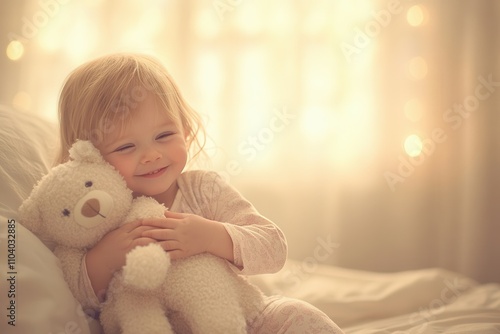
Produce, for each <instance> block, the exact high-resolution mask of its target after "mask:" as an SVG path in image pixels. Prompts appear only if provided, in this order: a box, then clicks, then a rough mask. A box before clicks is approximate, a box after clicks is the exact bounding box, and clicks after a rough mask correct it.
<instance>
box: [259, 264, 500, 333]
mask: <svg viewBox="0 0 500 334" xmlns="http://www.w3.org/2000/svg"><path fill="white" fill-rule="evenodd" d="M251 281H252V282H254V283H255V284H257V285H258V286H260V287H261V288H262V289H263V290H264V291H265V292H266V293H268V294H273V293H280V294H283V295H286V296H289V297H294V298H300V299H303V300H306V301H308V302H310V303H311V304H313V305H315V306H316V307H318V308H320V309H321V310H323V311H324V312H325V313H326V314H328V316H330V317H331V318H332V319H333V320H334V321H335V322H336V323H337V324H338V325H339V326H340V327H341V328H342V329H343V330H344V331H345V332H346V334H361V333H363V334H368V333H370V334H372V333H373V334H375V333H426V334H433V333H470V334H473V333H474V334H483V333H484V334H489V333H500V285H499V284H484V285H480V284H478V283H477V282H475V281H474V280H471V279H469V278H467V277H464V276H463V275H460V274H457V273H453V272H450V271H446V270H442V269H424V270H415V271H405V272H398V273H375V272H367V271H359V270H352V269H345V268H339V267H334V266H327V265H316V266H315V267H314V268H308V267H307V264H304V263H301V262H296V261H292V260H290V261H289V262H288V263H287V264H286V266H285V267H284V268H283V270H282V271H280V272H279V273H278V274H275V275H260V276H256V277H252V278H251Z"/></svg>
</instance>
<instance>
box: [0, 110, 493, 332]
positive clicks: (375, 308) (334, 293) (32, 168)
mask: <svg viewBox="0 0 500 334" xmlns="http://www.w3.org/2000/svg"><path fill="white" fill-rule="evenodd" d="M0 124H2V126H1V129H0V147H1V150H0V159H1V165H0V182H1V183H0V184H1V186H2V188H1V191H0V216H1V224H0V227H1V229H0V247H1V249H0V268H2V271H1V275H2V277H1V282H2V283H1V284H0V287H1V290H2V291H0V295H1V296H2V297H1V299H0V301H1V305H0V309H1V310H2V315H1V318H0V319H2V320H1V323H0V332H1V333H20V334H21V333H22V334H27V333H43V334H45V333H47V334H50V333H54V334H55V333H57V334H59V333H82V334H97V333H100V332H101V329H100V327H99V324H98V323H97V322H96V321H95V320H93V318H92V317H91V315H88V314H85V312H83V310H82V309H81V307H80V305H79V304H78V303H77V302H76V300H75V299H74V298H73V297H72V295H71V293H70V291H69V289H68V288H67V286H66V284H65V282H64V279H63V276H62V272H61V269H60V267H59V263H58V260H57V259H56V257H55V256H54V255H53V254H52V252H51V251H50V250H49V248H47V247H46V246H45V245H44V244H43V243H42V242H41V241H40V240H39V239H38V238H37V237H36V236H34V235H33V234H32V233H31V232H29V231H28V230H26V229H25V228H24V227H23V226H22V225H20V224H19V222H18V221H17V208H18V207H19V205H20V204H21V202H22V199H23V198H25V197H26V196H28V194H29V192H30V191H31V188H32V186H33V185H34V183H35V182H36V181H37V180H38V179H39V178H40V177H41V176H42V175H43V174H44V173H46V172H47V170H48V169H49V168H50V166H51V161H52V159H53V157H54V153H55V151H56V147H57V143H56V136H55V134H56V133H57V131H56V128H55V126H54V125H53V124H51V123H49V122H47V121H44V120H43V119H40V118H37V117H33V116H32V115H28V114H24V113H21V112H17V111H13V110H10V109H8V108H6V107H0ZM250 280H251V281H252V282H253V283H255V284H257V285H258V286H259V287H261V289H262V290H263V291H264V293H266V294H283V295H286V296H289V297H294V298H300V299H303V300H305V301H308V302H310V303H311V304H313V305H315V306H317V307H318V308H320V309H321V310H323V311H324V312H325V313H326V314H328V315H329V316H330V317H331V318H332V319H333V320H334V321H335V322H336V323H337V324H338V325H339V326H341V327H342V328H343V330H344V331H345V332H346V333H349V334H356V333H500V284H479V283H478V282H476V281H474V280H472V279H470V278H468V277H464V276H463V275H460V274H458V273H454V272H450V271H447V270H443V269H438V268H429V269H423V270H414V271H405V272H397V273H377V272H366V271H360V270H352V269H346V268H340V267H335V266H328V265H321V264H317V265H315V266H314V267H313V268H311V266H307V265H306V264H305V263H302V262H300V261H295V260H293V259H290V260H288V262H287V263H286V265H285V267H284V268H283V269H282V270H281V271H280V272H279V273H277V274H273V275H259V276H254V277H250ZM14 325H15V326H14Z"/></svg>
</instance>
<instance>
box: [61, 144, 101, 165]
mask: <svg viewBox="0 0 500 334" xmlns="http://www.w3.org/2000/svg"><path fill="white" fill-rule="evenodd" d="M69 157H70V158H71V159H73V160H75V161H82V162H89V163H104V159H103V157H102V155H101V152H99V150H98V149H97V148H96V147H95V146H94V145H93V144H92V143H91V142H90V141H88V140H77V141H76V142H75V143H74V144H73V146H71V148H70V149H69Z"/></svg>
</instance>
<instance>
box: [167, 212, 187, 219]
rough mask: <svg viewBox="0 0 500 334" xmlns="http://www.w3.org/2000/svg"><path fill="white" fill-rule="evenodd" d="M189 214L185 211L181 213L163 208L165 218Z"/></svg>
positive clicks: (183, 216) (176, 217)
mask: <svg viewBox="0 0 500 334" xmlns="http://www.w3.org/2000/svg"><path fill="white" fill-rule="evenodd" d="M187 216H189V214H187V213H181V212H172V211H169V210H165V217H166V218H174V219H182V218H185V217H187Z"/></svg>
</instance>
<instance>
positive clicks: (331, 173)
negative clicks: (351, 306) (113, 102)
mask: <svg viewBox="0 0 500 334" xmlns="http://www.w3.org/2000/svg"><path fill="white" fill-rule="evenodd" d="M0 7H1V13H2V14H0V15H1V16H2V23H1V26H0V28H1V29H2V34H1V36H2V40H3V45H4V46H5V51H6V52H5V54H4V56H2V57H1V60H0V69H1V70H2V73H4V80H3V82H2V91H1V93H0V94H1V95H0V97H1V101H0V102H1V103H4V104H9V105H13V106H14V107H15V108H17V109H20V110H26V111H29V112H32V113H37V114H39V115H42V117H45V118H47V119H50V120H54V121H55V119H56V104H57V95H58V92H59V89H60V86H61V84H62V81H63V79H64V77H65V76H66V75H67V73H68V72H69V71H70V70H71V69H72V68H74V67H75V66H77V65H78V64H80V63H81V62H83V61H85V60H87V59H91V58H93V57H96V56H99V55H102V54H105V53H109V52H117V51H134V52H146V53H151V54H154V55H156V56H157V57H159V58H160V59H161V60H162V61H163V62H164V63H165V65H166V66H167V68H168V69H169V70H170V72H171V73H172V75H173V76H174V78H175V79H176V80H177V82H178V84H179V86H180V87H181V89H182V90H183V92H184V95H185V96H186V98H187V99H188V100H189V101H190V102H191V104H192V105H193V106H194V107H195V108H196V109H197V110H198V111H199V112H200V113H201V114H202V116H203V119H204V121H205V124H206V127H207V130H208V133H209V138H208V143H207V147H206V152H207V155H208V156H209V158H210V159H209V162H207V161H199V162H198V164H199V167H203V168H211V169H214V170H216V171H218V172H220V173H221V174H222V175H223V176H224V177H225V178H226V179H227V180H228V181H229V182H231V183H232V184H233V185H235V186H236V187H237V188H238V189H239V190H240V191H241V192H242V193H243V194H244V195H245V196H246V197H247V198H248V199H250V200H251V201H252V202H253V203H254V205H255V206H256V207H257V209H259V211H261V212H262V213H263V214H265V215H267V216H268V217H270V218H271V219H272V220H274V221H275V222H276V223H277V224H278V225H279V226H280V227H281V228H282V229H283V230H284V232H285V233H286V235H287V237H288V241H289V247H290V257H291V258H294V259H297V260H302V262H301V266H300V267H298V268H297V269H296V270H297V273H298V274H307V272H309V271H311V270H314V268H315V266H316V265H318V264H320V263H325V264H333V265H339V266H344V267H350V268H358V269H365V270H375V271H397V270H406V269H416V268H424V267H444V268H447V269H451V270H456V271H460V272H462V273H464V274H467V275H469V276H472V277H474V278H476V279H478V280H481V281H500V266H499V265H498V259H499V255H500V246H499V244H500V243H498V241H497V239H498V237H499V236H500V227H499V218H500V210H499V209H498V208H497V207H498V206H497V205H496V200H497V198H498V196H497V194H498V193H499V192H500V190H499V189H500V181H498V176H497V169H498V166H500V161H498V160H499V153H498V146H499V145H500V144H498V139H499V138H498V135H497V129H496V126H497V124H498V120H499V119H498V118H499V116H498V115H497V112H496V111H497V110H498V107H499V106H500V93H499V92H498V90H500V68H499V67H500V64H499V58H498V54H499V51H500V45H499V43H500V42H498V40H499V36H498V33H497V31H499V29H500V25H499V23H497V22H498V21H499V19H500V5H499V3H498V2H497V1H494V0H485V1H474V0H455V1H451V0H445V1H411V0H407V1H405V0H399V1H397V0H394V1H381V0H377V1H372V0H357V1H353V0H351V1H347V0H333V1H326V0H313V1H305V0H293V1H291V0H273V1H264V0H253V1H244V0H239V1H234V0H231V1H230V0H202V1H195V0H189V1H188V0H184V1H183V0H170V1H168V0H149V1H140V2H139V1H132V0H126V1H118V0H112V1H104V0H88V1H66V0H65V1H63V0H46V1H35V0H25V1H24V2H23V1H14V0H8V1H2V3H1V5H0Z"/></svg>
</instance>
